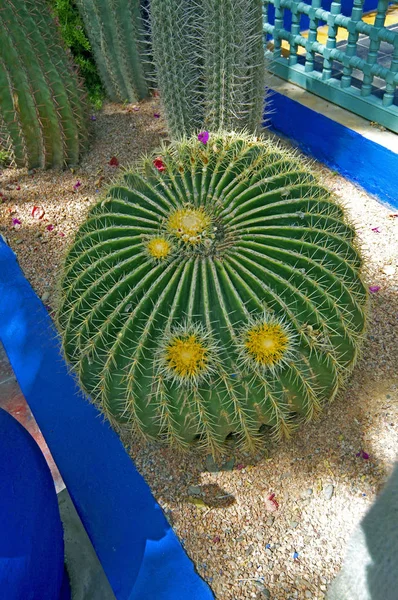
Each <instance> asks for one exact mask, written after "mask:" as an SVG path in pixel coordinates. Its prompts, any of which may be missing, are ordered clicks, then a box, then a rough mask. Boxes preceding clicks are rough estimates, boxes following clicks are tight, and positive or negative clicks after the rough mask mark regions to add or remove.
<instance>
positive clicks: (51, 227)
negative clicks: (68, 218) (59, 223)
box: [46, 225, 54, 231]
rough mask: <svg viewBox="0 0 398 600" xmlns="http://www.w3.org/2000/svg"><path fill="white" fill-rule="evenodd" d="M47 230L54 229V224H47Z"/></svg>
mask: <svg viewBox="0 0 398 600" xmlns="http://www.w3.org/2000/svg"><path fill="white" fill-rule="evenodd" d="M46 229H47V231H52V230H53V229H54V225H47V227H46Z"/></svg>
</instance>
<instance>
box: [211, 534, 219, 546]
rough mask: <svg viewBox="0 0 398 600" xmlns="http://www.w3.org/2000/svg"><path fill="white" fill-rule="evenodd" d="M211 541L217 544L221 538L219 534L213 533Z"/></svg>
mask: <svg viewBox="0 0 398 600" xmlns="http://www.w3.org/2000/svg"><path fill="white" fill-rule="evenodd" d="M211 541H212V542H213V544H218V543H219V542H220V541H221V538H220V536H219V535H215V536H214V538H213V539H212V540H211Z"/></svg>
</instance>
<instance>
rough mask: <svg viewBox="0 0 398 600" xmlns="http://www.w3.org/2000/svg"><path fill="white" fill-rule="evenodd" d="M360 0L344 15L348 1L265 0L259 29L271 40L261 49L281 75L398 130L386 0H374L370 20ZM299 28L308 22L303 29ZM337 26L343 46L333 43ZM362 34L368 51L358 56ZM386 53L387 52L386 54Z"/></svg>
mask: <svg viewBox="0 0 398 600" xmlns="http://www.w3.org/2000/svg"><path fill="white" fill-rule="evenodd" d="M364 6H365V3H364V0H353V3H352V10H351V14H350V15H349V16H347V14H344V13H343V11H344V12H345V13H347V12H348V11H347V2H345V4H344V7H343V6H342V2H341V0H336V1H335V2H332V3H331V4H330V10H326V9H325V8H323V7H322V0H311V2H310V3H306V2H298V1H297V0H264V35H265V39H266V41H268V40H269V39H270V38H272V40H273V44H272V46H273V48H272V50H270V49H269V45H268V49H267V50H266V54H267V57H268V58H269V60H270V62H269V68H270V70H271V71H272V72H274V73H275V74H276V75H279V76H280V77H282V78H283V79H287V80H288V81H291V82H293V83H296V84H298V85H299V86H301V87H303V88H305V89H307V90H309V91H311V92H312V93H314V94H316V95H318V96H321V97H323V98H325V99H327V100H329V101H331V102H333V103H335V104H338V105H339V106H341V107H343V108H346V109H348V110H350V111H351V112H354V113H356V114H358V115H361V116H363V117H365V118H366V119H369V120H370V121H374V122H376V123H378V124H380V125H383V126H384V127H386V128H388V129H391V130H392V131H395V132H397V133H398V92H397V86H398V28H395V29H394V28H388V27H386V26H385V20H386V14H387V11H388V8H389V1H388V0H379V1H378V4H377V8H376V11H375V18H374V23H373V24H370V23H366V22H365V21H364V20H363V18H362V17H363V14H364ZM368 8H369V6H368ZM307 24H308V25H307ZM324 24H327V40H326V42H325V43H321V42H320V41H319V39H318V31H319V28H320V27H321V26H323V25H324ZM304 28H308V31H307V33H306V35H303V29H304ZM338 28H343V29H345V30H346V31H347V34H346V38H347V39H346V42H345V43H344V44H343V46H344V47H341V45H338V44H337V40H336V38H337V31H338ZM283 40H285V42H287V46H288V49H287V50H285V49H284V48H283V43H282V41H283ZM364 40H365V45H368V51H367V53H366V52H365V54H366V57H364V58H363V57H361V56H359V54H360V53H359V48H358V41H360V42H361V45H362V46H363V45H364ZM381 44H383V47H384V48H386V49H388V50H387V52H388V54H386V53H385V52H384V53H383V55H384V60H382V59H381V58H380V56H379V51H380V47H381ZM285 45H286V44H285ZM339 46H340V47H339ZM301 48H302V49H304V50H301V51H300V49H301ZM386 55H390V57H391V58H390V59H387V60H385V56H386ZM375 78H377V79H375Z"/></svg>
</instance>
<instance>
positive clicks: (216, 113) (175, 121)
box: [151, 0, 265, 138]
mask: <svg viewBox="0 0 398 600" xmlns="http://www.w3.org/2000/svg"><path fill="white" fill-rule="evenodd" d="M151 22H152V34H153V35H152V37H153V55H154V61H155V65H156V70H157V77H158V85H159V90H160V93H161V97H162V100H163V104H164V107H165V112H166V117H167V122H168V127H169V130H170V132H171V134H172V135H173V136H174V137H175V138H178V137H181V136H183V135H190V134H191V133H193V132H194V131H197V130H199V129H212V130H218V129H225V130H231V131H234V130H235V131H240V130H242V129H247V130H248V131H252V132H254V131H255V130H256V129H257V127H258V126H259V125H260V124H261V120H262V112H263V108H264V95H265V83H264V74H265V64H264V48H263V33H262V2H261V0H249V1H248V0H225V1H224V0H223V1H222V2H220V1H219V0H201V1H198V0H193V1H192V0H152V2H151Z"/></svg>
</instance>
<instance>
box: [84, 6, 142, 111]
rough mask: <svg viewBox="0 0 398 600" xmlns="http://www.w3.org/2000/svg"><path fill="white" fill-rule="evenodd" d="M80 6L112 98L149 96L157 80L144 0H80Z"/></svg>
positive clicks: (99, 69)
mask: <svg viewBox="0 0 398 600" xmlns="http://www.w3.org/2000/svg"><path fill="white" fill-rule="evenodd" d="M77 6H78V8H79V11H80V14H81V16H82V18H83V21H84V25H85V28H86V32H87V36H88V38H89V40H90V44H91V47H92V50H93V54H94V58H95V61H96V64H97V68H98V72H99V74H100V77H101V80H102V83H103V85H104V88H105V90H106V93H107V95H108V97H109V99H110V100H113V101H114V102H124V101H128V102H137V101H138V100H142V99H143V98H146V97H147V96H148V95H149V92H150V87H151V86H153V84H154V81H153V67H152V64H151V59H150V56H151V55H150V40H149V32H148V24H147V19H145V16H146V8H145V6H144V2H143V0H77Z"/></svg>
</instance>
